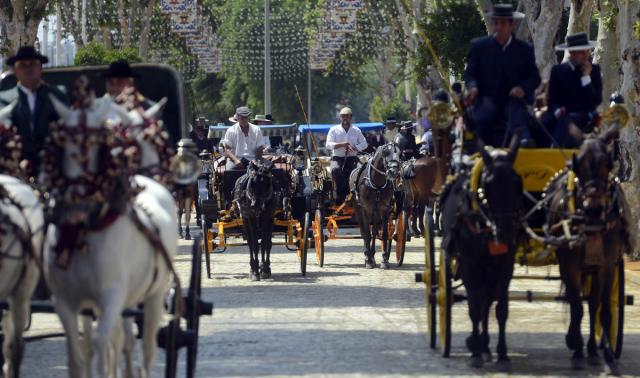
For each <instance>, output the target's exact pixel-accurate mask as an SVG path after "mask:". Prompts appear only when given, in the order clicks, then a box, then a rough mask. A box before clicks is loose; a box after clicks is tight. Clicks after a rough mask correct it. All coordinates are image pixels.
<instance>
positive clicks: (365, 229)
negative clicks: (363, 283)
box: [356, 209, 375, 269]
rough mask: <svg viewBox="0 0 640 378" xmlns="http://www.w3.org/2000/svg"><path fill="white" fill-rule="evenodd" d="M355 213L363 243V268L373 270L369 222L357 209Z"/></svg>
mask: <svg viewBox="0 0 640 378" xmlns="http://www.w3.org/2000/svg"><path fill="white" fill-rule="evenodd" d="M356 212H357V216H358V225H359V226H360V235H361V236H362V242H363V243H364V267H365V268H366V269H373V268H374V267H375V264H374V263H372V261H371V260H372V255H371V230H370V227H369V220H368V218H365V217H364V214H363V212H362V210H360V209H357V210H356ZM374 243H375V239H374Z"/></svg>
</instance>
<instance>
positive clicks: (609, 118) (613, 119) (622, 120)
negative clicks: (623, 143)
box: [602, 104, 631, 129]
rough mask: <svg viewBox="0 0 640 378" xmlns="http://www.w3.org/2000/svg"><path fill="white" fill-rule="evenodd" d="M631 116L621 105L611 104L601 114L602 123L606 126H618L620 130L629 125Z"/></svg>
mask: <svg viewBox="0 0 640 378" xmlns="http://www.w3.org/2000/svg"><path fill="white" fill-rule="evenodd" d="M630 119H631V114H629V110H627V107H626V106H624V105H623V104H613V105H611V106H609V108H608V109H607V110H606V111H605V112H604V113H602V123H603V124H606V125H613V124H614V123H615V124H618V126H619V127H620V129H624V128H625V127H627V125H628V124H629V120H630Z"/></svg>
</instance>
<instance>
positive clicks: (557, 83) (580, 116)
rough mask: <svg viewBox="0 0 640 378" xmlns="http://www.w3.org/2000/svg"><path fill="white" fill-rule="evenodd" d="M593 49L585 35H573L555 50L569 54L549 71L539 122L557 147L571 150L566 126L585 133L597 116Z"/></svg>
mask: <svg viewBox="0 0 640 378" xmlns="http://www.w3.org/2000/svg"><path fill="white" fill-rule="evenodd" d="M595 46H596V44H595V42H593V41H589V38H588V36H587V34H586V33H577V34H573V35H569V36H567V38H566V43H564V44H562V45H559V46H557V47H556V50H558V51H562V50H566V51H569V60H568V61H566V62H564V63H561V64H558V65H556V66H554V67H553V68H552V69H551V78H550V79H549V99H548V111H547V113H546V114H545V116H544V118H543V122H544V124H545V126H546V127H547V128H548V129H549V130H553V136H554V139H555V141H554V143H557V144H558V145H559V146H563V147H575V143H574V142H573V141H571V140H570V138H568V127H569V125H570V124H571V123H573V124H574V125H576V126H578V127H579V128H580V129H581V130H582V131H585V132H589V131H591V130H590V126H591V121H592V120H593V119H594V118H595V117H596V116H597V113H596V109H597V107H598V106H599V105H600V103H601V102H602V76H601V73H600V67H599V66H598V65H597V64H591V61H590V60H589V57H590V55H591V50H592V49H593V48H595Z"/></svg>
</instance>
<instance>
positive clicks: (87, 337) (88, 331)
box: [81, 316, 93, 377]
mask: <svg viewBox="0 0 640 378" xmlns="http://www.w3.org/2000/svg"><path fill="white" fill-rule="evenodd" d="M81 319H82V345H83V347H84V352H85V354H84V360H85V361H87V363H86V364H85V365H84V366H85V374H86V376H87V377H91V376H93V373H92V371H91V362H92V361H93V344H92V343H91V340H92V337H93V336H92V335H93V320H92V318H91V317H90V316H81Z"/></svg>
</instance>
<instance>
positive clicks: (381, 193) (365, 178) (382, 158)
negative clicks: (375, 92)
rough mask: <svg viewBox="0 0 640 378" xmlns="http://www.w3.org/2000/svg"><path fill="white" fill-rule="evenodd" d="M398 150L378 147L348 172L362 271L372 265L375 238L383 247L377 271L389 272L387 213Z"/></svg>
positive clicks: (390, 144) (388, 211)
mask: <svg viewBox="0 0 640 378" xmlns="http://www.w3.org/2000/svg"><path fill="white" fill-rule="evenodd" d="M399 157H400V149H399V148H398V146H396V145H395V144H394V143H387V144H385V145H383V146H380V147H378V149H377V150H376V152H375V154H373V157H371V158H370V159H369V161H367V162H366V163H365V164H364V165H362V166H360V167H358V168H356V169H354V170H353V172H351V176H350V177H349V187H350V188H351V192H352V193H353V195H355V201H354V208H355V214H356V218H357V220H358V224H359V225H360V235H362V239H363V240H364V255H365V267H366V268H367V269H372V268H374V267H375V265H376V260H375V258H374V255H375V252H376V247H375V246H376V243H375V242H376V236H377V235H380V233H382V235H381V237H380V236H379V237H380V239H381V240H382V244H383V245H384V253H383V255H382V258H383V261H382V263H380V268H382V269H389V254H390V253H391V242H390V241H389V224H388V223H389V213H390V212H391V206H392V202H393V200H394V195H393V194H394V184H393V180H395V179H396V178H398V176H399V174H400V163H399Z"/></svg>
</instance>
